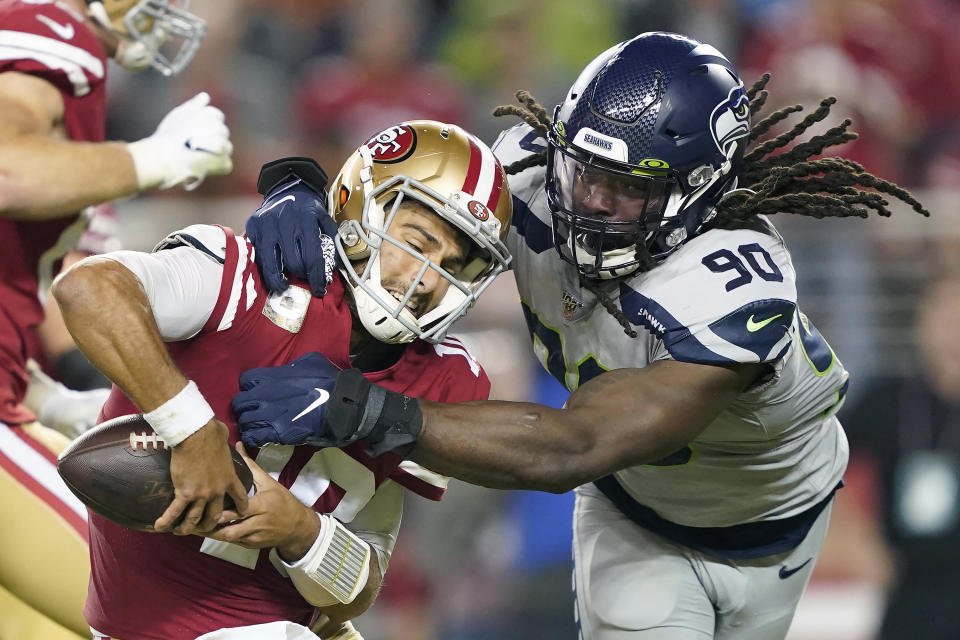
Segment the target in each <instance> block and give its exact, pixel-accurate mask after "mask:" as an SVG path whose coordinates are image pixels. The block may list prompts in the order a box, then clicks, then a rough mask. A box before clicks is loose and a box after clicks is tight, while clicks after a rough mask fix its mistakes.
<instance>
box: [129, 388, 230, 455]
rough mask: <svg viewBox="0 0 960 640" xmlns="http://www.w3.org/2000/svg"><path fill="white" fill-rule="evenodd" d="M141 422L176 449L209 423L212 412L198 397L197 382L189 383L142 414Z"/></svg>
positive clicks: (202, 399)
mask: <svg viewBox="0 0 960 640" xmlns="http://www.w3.org/2000/svg"><path fill="white" fill-rule="evenodd" d="M143 419H144V420H146V421H147V424H149V425H150V426H151V427H153V430H154V431H156V433H157V435H158V436H160V437H161V438H163V441H164V442H166V443H167V445H169V446H171V447H175V446H177V445H178V444H180V443H181V442H183V441H184V440H186V439H187V438H188V437H190V436H192V435H193V434H194V433H196V432H197V431H199V430H200V428H201V427H203V426H204V425H205V424H207V423H208V422H210V421H211V420H212V419H213V409H211V408H210V405H209V404H207V401H206V400H204V398H203V396H202V395H201V394H200V390H199V389H198V388H197V383H195V382H194V381H193V380H190V381H189V382H187V386H185V387H184V388H183V389H181V390H180V393H178V394H177V395H175V396H173V397H172V398H170V399H169V400H167V401H166V402H164V403H163V404H162V405H160V406H159V407H157V408H156V409H154V410H153V411H150V412H148V413H144V414H143Z"/></svg>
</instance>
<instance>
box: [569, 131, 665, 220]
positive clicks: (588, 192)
mask: <svg viewBox="0 0 960 640" xmlns="http://www.w3.org/2000/svg"><path fill="white" fill-rule="evenodd" d="M554 154H555V157H554V163H553V171H554V180H555V183H556V196H557V204H559V206H560V208H561V209H563V210H564V211H567V212H568V213H570V214H572V215H575V216H584V217H591V218H597V219H603V220H605V221H607V222H612V223H634V224H636V223H643V222H644V221H645V220H646V219H648V218H651V217H655V218H657V219H658V220H659V218H660V216H661V215H662V213H663V210H664V208H665V207H666V204H667V198H668V196H669V195H670V187H671V185H672V184H673V180H672V178H670V177H668V176H654V175H640V174H636V173H629V172H627V171H623V170H617V169H615V168H612V167H605V166H603V165H599V164H596V163H590V162H588V161H587V160H584V159H581V158H579V157H577V156H575V155H573V154H570V153H566V152H565V151H564V150H562V149H559V148H555V151H554Z"/></svg>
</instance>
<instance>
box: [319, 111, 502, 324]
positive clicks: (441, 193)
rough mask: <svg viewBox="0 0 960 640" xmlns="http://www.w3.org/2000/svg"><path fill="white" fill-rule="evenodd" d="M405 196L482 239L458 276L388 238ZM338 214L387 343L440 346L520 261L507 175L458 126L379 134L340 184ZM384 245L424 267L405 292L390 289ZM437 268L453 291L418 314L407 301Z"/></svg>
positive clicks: (429, 124) (342, 246) (352, 273)
mask: <svg viewBox="0 0 960 640" xmlns="http://www.w3.org/2000/svg"><path fill="white" fill-rule="evenodd" d="M405 199H412V200H415V201H417V202H418V203H421V204H423V205H425V206H426V207H428V208H429V209H430V210H432V211H433V212H435V213H436V214H437V215H438V216H440V217H441V218H442V219H443V220H444V221H446V222H447V223H449V224H451V225H453V226H454V227H455V228H456V229H458V230H459V231H461V232H463V233H464V234H466V236H468V237H469V238H470V240H472V242H473V244H474V245H475V246H474V248H473V250H472V251H471V252H470V253H469V255H468V256H467V260H466V264H465V266H464V267H463V268H462V269H459V272H458V273H450V272H448V271H447V270H445V269H444V268H443V267H441V266H440V265H439V264H437V263H435V262H434V261H431V260H430V259H428V258H427V257H425V256H424V255H423V254H421V253H420V252H418V251H417V250H416V249H414V248H413V247H411V246H410V245H408V244H406V243H404V242H402V241H400V240H398V239H396V238H394V237H392V236H391V235H390V234H389V233H387V230H388V229H389V228H390V223H391V222H392V220H393V218H394V216H395V215H396V213H397V210H398V208H399V207H400V204H401V202H403V201H404V200H405ZM329 211H330V214H331V215H332V216H333V219H334V220H336V222H337V224H338V225H339V233H338V235H337V250H338V252H339V253H340V257H341V261H342V262H343V265H344V266H343V271H344V274H345V275H346V277H347V279H348V281H349V283H350V286H351V288H352V289H353V295H354V299H355V301H356V306H357V314H358V315H359V317H360V320H361V322H363V326H364V327H365V328H366V329H367V331H369V332H370V333H371V335H373V336H374V337H376V338H377V339H379V340H382V341H383V342H390V343H398V342H410V341H411V340H414V339H415V338H422V339H423V340H427V341H428V342H434V343H436V342H440V340H442V339H443V337H444V335H445V334H446V332H447V330H448V329H449V328H450V325H451V324H452V323H453V322H454V320H456V319H457V318H459V317H460V316H462V315H463V314H465V313H466V312H467V310H468V309H469V308H470V307H471V306H473V304H474V302H476V300H477V297H478V296H479V295H480V294H481V293H483V291H484V290H485V289H486V288H487V287H488V286H489V285H490V283H491V282H493V280H494V278H496V277H497V275H498V274H500V273H501V272H502V271H504V270H505V269H506V268H507V267H508V266H509V264H510V253H509V251H508V250H507V247H506V245H505V244H504V242H503V240H504V238H506V235H507V230H508V227H509V225H510V216H511V213H512V211H513V205H512V201H511V196H510V189H509V187H508V186H507V179H506V174H505V173H504V171H503V167H501V166H500V163H499V162H498V161H497V159H496V158H495V157H494V155H493V152H492V151H491V150H490V148H489V147H487V145H485V144H484V143H483V142H481V141H480V140H478V139H477V138H475V137H474V136H472V135H470V134H469V133H467V132H466V131H464V130H463V129H461V128H460V127H457V126H455V125H450V124H443V123H441V122H434V121H432V120H417V121H412V122H404V123H401V124H398V125H395V126H392V127H389V128H388V129H384V130H383V131H381V132H380V133H378V134H377V135H375V136H373V137H372V138H370V139H369V140H368V141H367V142H365V143H364V144H362V145H360V148H359V149H357V150H356V151H355V152H354V153H353V154H352V155H351V156H350V157H349V158H348V159H347V161H346V163H345V164H344V165H343V168H342V169H341V170H340V174H339V175H338V176H337V177H336V178H335V179H334V180H333V183H332V184H331V186H330V191H329ZM383 242H387V243H390V244H391V245H393V246H395V247H398V248H400V249H402V250H403V251H404V252H406V253H407V254H409V255H411V256H413V257H414V258H415V259H417V260H420V261H421V262H422V263H423V265H422V267H421V268H420V270H419V273H418V275H417V277H416V278H415V279H414V281H413V282H412V283H411V284H410V285H409V287H408V288H407V290H406V293H405V294H404V295H403V296H399V294H397V296H396V297H395V296H394V295H391V294H390V293H389V292H388V291H387V290H386V289H385V288H384V287H383V286H382V284H381V279H380V257H379V254H380V248H381V246H382V243H383ZM428 269H434V270H435V271H436V272H437V273H438V274H439V275H440V276H441V277H443V278H445V279H446V280H447V281H449V282H450V286H449V288H448V289H447V292H446V294H445V295H444V297H443V298H442V299H441V300H440V302H439V304H438V305H437V306H436V307H434V308H433V309H430V310H429V311H427V312H426V313H424V314H423V315H422V316H421V317H416V316H415V315H414V314H413V313H411V311H410V310H409V309H408V308H407V307H406V305H407V302H408V300H410V298H411V296H412V295H413V294H414V292H415V289H416V287H417V285H418V284H419V283H420V281H421V280H422V279H423V275H424V273H426V271H427V270H428Z"/></svg>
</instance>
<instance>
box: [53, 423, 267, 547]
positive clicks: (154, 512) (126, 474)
mask: <svg viewBox="0 0 960 640" xmlns="http://www.w3.org/2000/svg"><path fill="white" fill-rule="evenodd" d="M230 453H231V454H233V466H234V468H235V469H236V472H237V476H238V477H239V478H240V481H241V482H242V483H243V486H244V487H245V488H246V489H247V491H248V492H249V491H250V488H251V487H252V486H253V474H251V473H250V468H249V467H247V464H246V463H245V462H244V461H243V458H241V457H240V454H239V453H237V452H236V451H234V450H233V449H231V450H230ZM57 470H58V471H59V472H60V477H62V478H63V481H64V482H65V483H66V484H67V487H69V488H70V490H71V491H73V493H74V494H75V495H76V496H77V497H78V498H79V499H80V501H81V502H83V503H84V504H85V505H87V507H89V508H90V510H91V511H94V512H96V513H98V514H100V515H101V516H103V517H104V518H106V519H108V520H111V521H113V522H116V523H117V524H120V525H123V526H125V527H130V528H131V529H138V530H140V531H153V523H154V522H155V521H156V519H157V518H159V517H160V516H161V515H163V512H164V511H166V509H167V507H168V506H170V503H172V502H173V480H171V478H170V447H168V446H167V444H166V443H165V442H164V441H163V440H162V439H161V438H160V437H159V436H158V435H157V434H156V433H155V432H154V431H153V428H152V427H151V426H150V425H149V424H147V422H146V420H144V419H143V415H142V414H133V415H127V416H119V417H117V418H113V419H112V420H107V421H105V422H103V423H102V424H99V425H97V426H96V427H94V428H93V429H91V430H90V431H87V432H86V433H84V434H83V435H81V436H80V437H79V438H77V439H76V440H74V441H73V442H71V443H70V445H69V446H68V447H67V448H66V449H64V450H63V452H62V453H61V454H60V459H59V460H58V462H57ZM224 508H225V509H232V508H233V500H231V498H230V496H225V499H224Z"/></svg>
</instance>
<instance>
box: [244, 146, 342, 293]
mask: <svg viewBox="0 0 960 640" xmlns="http://www.w3.org/2000/svg"><path fill="white" fill-rule="evenodd" d="M326 185H327V175H326V174H325V173H324V172H323V169H322V168H321V167H320V165H319V164H317V163H316V161H314V160H312V159H311V158H281V159H280V160H274V161H273V162H268V163H267V164H265V165H263V167H262V168H261V169H260V178H259V180H258V181H257V190H258V191H260V193H262V194H263V195H264V198H263V203H262V204H261V205H260V207H259V208H258V209H257V210H256V211H254V212H253V214H252V215H251V216H250V218H248V219H247V225H246V234H247V237H248V238H249V239H250V242H251V243H253V246H254V248H255V249H256V262H257V268H258V269H259V270H260V275H261V277H262V278H263V282H264V284H266V285H267V288H268V289H270V290H271V291H283V290H284V289H286V288H287V286H288V283H287V278H286V276H285V275H284V270H286V271H287V273H289V274H290V275H292V276H294V277H297V278H301V279H303V280H306V281H307V282H308V283H309V284H310V291H311V292H312V293H313V295H315V296H318V297H322V296H323V295H324V294H326V292H327V284H329V283H330V281H331V280H332V278H333V271H334V269H336V268H337V251H336V246H335V245H334V242H333V238H334V237H335V236H336V234H337V224H336V222H334V220H333V218H331V217H330V215H329V214H328V213H327V207H326V198H327V196H326V191H325V188H326Z"/></svg>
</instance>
